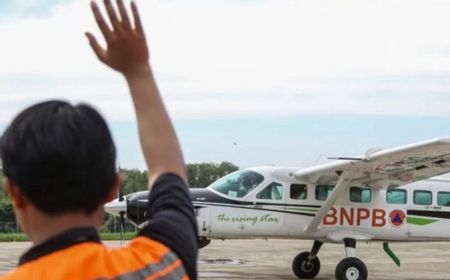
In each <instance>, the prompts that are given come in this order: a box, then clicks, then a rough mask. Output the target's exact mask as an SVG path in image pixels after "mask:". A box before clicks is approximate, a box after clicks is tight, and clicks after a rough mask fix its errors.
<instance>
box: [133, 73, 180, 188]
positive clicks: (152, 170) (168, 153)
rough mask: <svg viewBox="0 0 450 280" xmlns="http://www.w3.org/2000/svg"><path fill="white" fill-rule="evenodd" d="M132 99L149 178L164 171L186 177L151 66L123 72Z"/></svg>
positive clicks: (153, 177) (178, 147)
mask: <svg viewBox="0 0 450 280" xmlns="http://www.w3.org/2000/svg"><path fill="white" fill-rule="evenodd" d="M125 78H126V80H127V82H128V86H129V88H130V91H131V96H132V99H133V103H134V107H135V111H136V117H137V123H138V130H139V138H140V142H141V148H142V151H143V153H144V158H145V161H146V164H147V167H148V173H149V182H150V185H152V184H153V182H154V180H155V179H156V178H157V177H158V176H160V175H162V174H164V173H169V172H170V173H175V174H177V175H179V176H181V177H182V178H183V180H185V181H187V180H186V175H185V166H184V161H183V155H182V152H181V148H180V145H179V143H178V139H177V136H176V134H175V130H174V128H173V126H172V123H171V121H170V117H169V115H168V113H167V111H166V109H165V107H164V104H163V101H162V99H161V96H160V94H159V91H158V88H157V86H156V83H155V80H154V77H153V74H152V72H151V70H150V68H149V69H148V70H146V71H142V72H140V73H135V74H131V75H126V76H125Z"/></svg>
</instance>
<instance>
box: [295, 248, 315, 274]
mask: <svg viewBox="0 0 450 280" xmlns="http://www.w3.org/2000/svg"><path fill="white" fill-rule="evenodd" d="M308 257H309V252H302V253H300V254H298V255H297V256H296V257H295V258H294V260H293V261H292V271H293V272H294V274H295V276H297V277H298V278H300V279H302V278H303V279H312V278H314V277H316V275H317V274H318V273H319V271H320V261H319V258H318V257H315V258H314V259H312V260H309V259H308Z"/></svg>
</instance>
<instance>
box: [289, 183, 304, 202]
mask: <svg viewBox="0 0 450 280" xmlns="http://www.w3.org/2000/svg"><path fill="white" fill-rule="evenodd" d="M290 193H291V199H306V197H307V196H308V186H306V185H305V184H292V185H291V191H290Z"/></svg>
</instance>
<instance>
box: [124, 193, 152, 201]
mask: <svg viewBox="0 0 450 280" xmlns="http://www.w3.org/2000/svg"><path fill="white" fill-rule="evenodd" d="M127 200H132V201H135V200H148V191H140V192H136V193H134V194H131V195H128V196H127Z"/></svg>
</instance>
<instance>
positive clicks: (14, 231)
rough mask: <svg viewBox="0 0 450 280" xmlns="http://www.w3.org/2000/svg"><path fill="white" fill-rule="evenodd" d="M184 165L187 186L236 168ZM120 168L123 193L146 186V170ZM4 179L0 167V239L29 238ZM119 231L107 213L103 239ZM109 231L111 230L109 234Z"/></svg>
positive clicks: (129, 230) (129, 227)
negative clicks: (14, 208)
mask: <svg viewBox="0 0 450 280" xmlns="http://www.w3.org/2000/svg"><path fill="white" fill-rule="evenodd" d="M186 168H187V175H188V180H189V186H191V187H202V188H204V187H206V186H208V185H209V184H211V183H212V182H214V181H215V180H217V179H219V178H220V177H222V176H225V175H226V174H228V173H231V172H234V171H236V170H238V169H239V167H238V166H236V165H234V164H232V163H230V162H222V163H192V164H187V166H186ZM120 172H121V174H122V183H121V188H122V193H123V194H124V195H126V194H129V193H133V192H137V191H142V190H147V189H148V175H147V171H140V170H137V169H121V170H120ZM3 179H4V175H3V170H2V169H0V232H1V234H0V242H1V241H25V240H28V238H27V237H26V236H25V235H24V234H23V233H20V229H19V228H18V226H17V223H16V218H15V215H14V210H13V206H12V202H11V200H10V199H9V197H8V195H7V194H6V192H5V191H4V187H3ZM120 231H121V227H120V222H119V218H117V217H116V218H114V217H112V216H111V215H106V217H105V223H104V225H103V226H102V228H101V229H100V232H101V234H105V236H106V239H112V240H119V239H120ZM135 232H136V228H135V227H134V226H133V225H132V224H130V223H128V222H126V223H125V235H126V236H127V238H126V239H129V238H128V236H132V235H133V234H135ZM108 233H111V234H110V235H108Z"/></svg>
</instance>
